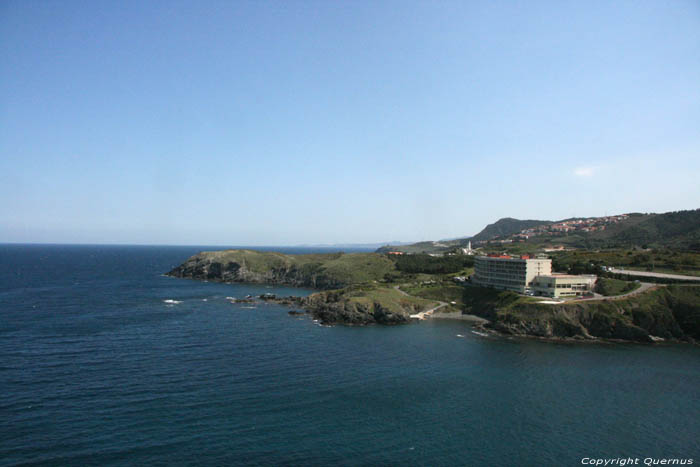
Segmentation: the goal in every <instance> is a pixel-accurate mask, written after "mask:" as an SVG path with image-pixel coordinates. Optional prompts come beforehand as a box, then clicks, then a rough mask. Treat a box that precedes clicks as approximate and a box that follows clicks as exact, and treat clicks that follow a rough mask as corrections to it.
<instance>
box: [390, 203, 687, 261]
mask: <svg viewBox="0 0 700 467" xmlns="http://www.w3.org/2000/svg"><path fill="white" fill-rule="evenodd" d="M525 231H527V232H525ZM523 232H525V233H526V236H525V235H518V234H521V233H523ZM525 238H527V240H524V239H525ZM511 240H513V241H515V242H517V245H516V244H515V243H513V245H512V248H515V249H516V250H518V249H523V248H524V249H525V250H528V251H529V250H532V249H533V248H535V249H537V248H541V247H543V246H546V245H548V244H561V245H566V246H570V247H576V248H586V249H600V248H604V249H609V248H635V247H636V248H671V249H675V250H692V251H700V209H695V210H688V211H674V212H667V213H663V214H640V213H632V214H622V215H617V216H605V217H589V218H571V219H564V220H560V221H556V222H552V221H541V220H532V219H530V220H519V219H514V218H512V217H505V218H503V219H499V220H498V221H496V222H494V223H493V224H489V225H487V226H486V227H484V229H483V230H481V232H479V233H478V234H476V235H474V236H473V237H465V238H461V239H457V240H449V241H439V242H430V241H428V242H419V243H414V244H411V245H401V246H384V247H381V248H379V249H378V250H377V252H379V253H386V252H388V251H401V252H404V253H444V252H447V251H450V250H454V249H455V248H459V247H463V246H465V245H466V244H467V242H468V241H471V242H472V244H473V245H474V246H477V244H482V246H483V244H484V243H485V242H495V244H496V245H495V246H496V247H497V248H504V249H509V248H511V247H508V246H507V245H503V243H502V242H510V241H511ZM512 248H511V249H512Z"/></svg>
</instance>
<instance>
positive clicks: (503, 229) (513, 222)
mask: <svg viewBox="0 0 700 467" xmlns="http://www.w3.org/2000/svg"><path fill="white" fill-rule="evenodd" d="M547 224H552V221H538V220H519V219H513V218H512V217H504V218H503V219H499V220H497V221H496V222H494V223H493V224H489V225H487V226H486V227H484V229H483V230H482V231H481V232H479V233H478V234H476V235H474V236H473V237H471V241H472V242H483V241H487V240H491V239H493V238H496V237H509V236H511V235H513V234H517V233H519V232H520V231H522V230H525V229H532V228H534V227H539V226H540V225H547Z"/></svg>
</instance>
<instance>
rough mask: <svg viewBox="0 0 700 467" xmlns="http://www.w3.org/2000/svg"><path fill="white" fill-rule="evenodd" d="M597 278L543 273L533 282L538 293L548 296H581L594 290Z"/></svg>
mask: <svg viewBox="0 0 700 467" xmlns="http://www.w3.org/2000/svg"><path fill="white" fill-rule="evenodd" d="M596 279H597V277H596V276H592V275H581V276H572V275H569V274H552V275H543V276H538V277H536V278H535V280H534V282H533V284H532V291H533V292H534V293H535V294H536V295H543V296H546V297H554V298H560V297H561V298H564V297H579V296H581V295H585V294H587V293H590V292H591V291H592V290H593V286H594V284H595V281H596Z"/></svg>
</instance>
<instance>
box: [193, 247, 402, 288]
mask: <svg viewBox="0 0 700 467" xmlns="http://www.w3.org/2000/svg"><path fill="white" fill-rule="evenodd" d="M204 254H205V255H207V256H208V257H209V258H211V259H212V260H216V261H219V262H221V263H228V262H235V263H239V264H244V265H245V266H246V268H248V269H249V270H250V271H253V272H258V273H265V272H266V271H269V270H271V269H279V268H289V267H292V266H295V267H297V268H299V269H301V270H307V271H309V272H312V271H322V272H323V273H324V274H325V275H328V276H329V277H332V278H335V279H337V280H338V282H342V283H345V284H359V283H363V282H371V281H375V280H382V279H383V278H384V276H385V275H386V274H387V273H390V272H394V270H395V266H394V263H393V262H392V261H391V260H390V259H388V258H387V257H386V256H384V255H380V254H376V253H326V254H307V255H287V254H283V253H277V252H269V251H253V250H224V251H213V252H206V253H204Z"/></svg>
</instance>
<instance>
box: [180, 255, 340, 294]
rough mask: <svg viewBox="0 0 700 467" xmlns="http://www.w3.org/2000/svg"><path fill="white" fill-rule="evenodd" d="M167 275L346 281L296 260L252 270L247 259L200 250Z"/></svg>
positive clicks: (324, 284)
mask: <svg viewBox="0 0 700 467" xmlns="http://www.w3.org/2000/svg"><path fill="white" fill-rule="evenodd" d="M166 275H168V276H173V277H181V278H186V279H201V280H210V281H218V282H249V283H259V284H280V285H290V286H294V287H312V288H316V289H332V288H337V287H342V286H343V285H345V284H344V283H343V282H341V281H338V280H336V279H334V278H333V277H329V276H328V275H327V274H324V273H323V272H322V271H318V270H313V268H304V267H298V266H297V265H295V264H285V263H280V264H278V265H275V266H273V267H271V268H269V269H266V270H263V271H259V270H253V269H252V268H251V267H250V265H249V264H247V263H246V262H245V261H235V260H234V261H230V260H229V261H226V260H220V259H219V258H216V257H212V256H207V255H201V254H200V255H195V256H193V257H192V258H190V259H188V260H187V261H185V262H184V263H183V264H181V265H180V266H178V267H176V268H174V269H172V270H171V271H170V272H168V273H167V274H166Z"/></svg>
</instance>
